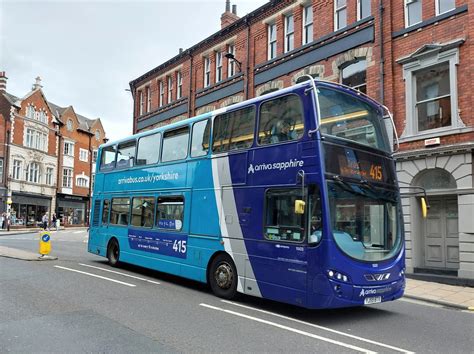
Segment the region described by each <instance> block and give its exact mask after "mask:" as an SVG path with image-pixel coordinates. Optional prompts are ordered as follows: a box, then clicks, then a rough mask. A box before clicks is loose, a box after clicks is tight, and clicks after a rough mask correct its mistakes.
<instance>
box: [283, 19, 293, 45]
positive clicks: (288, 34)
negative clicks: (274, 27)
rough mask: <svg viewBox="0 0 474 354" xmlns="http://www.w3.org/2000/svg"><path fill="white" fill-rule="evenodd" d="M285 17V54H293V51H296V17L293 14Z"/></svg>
mask: <svg viewBox="0 0 474 354" xmlns="http://www.w3.org/2000/svg"><path fill="white" fill-rule="evenodd" d="M284 17H285V21H284V22H285V36H284V37H285V46H284V51H285V53H288V52H291V51H292V50H293V49H295V16H294V15H293V13H290V14H287V15H285V16H284ZM290 24H291V26H292V28H293V29H292V30H291V32H290V30H289V29H288V28H289V27H290Z"/></svg>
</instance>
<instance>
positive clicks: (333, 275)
mask: <svg viewBox="0 0 474 354" xmlns="http://www.w3.org/2000/svg"><path fill="white" fill-rule="evenodd" d="M328 277H329V278H330V279H336V280H339V281H342V282H344V283H347V282H349V277H348V276H347V275H345V274H343V273H341V272H337V271H334V270H328Z"/></svg>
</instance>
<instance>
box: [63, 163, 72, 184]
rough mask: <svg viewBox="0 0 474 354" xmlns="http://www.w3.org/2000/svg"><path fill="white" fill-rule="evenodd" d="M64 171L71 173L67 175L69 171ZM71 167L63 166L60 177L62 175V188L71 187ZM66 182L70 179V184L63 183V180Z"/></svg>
mask: <svg viewBox="0 0 474 354" xmlns="http://www.w3.org/2000/svg"><path fill="white" fill-rule="evenodd" d="M66 171H69V172H70V173H71V175H69V173H65V172H66ZM72 175H73V169H72V168H70V167H63V173H62V177H63V180H62V187H63V188H73V176H72ZM65 181H66V182H68V181H70V185H64V182H65Z"/></svg>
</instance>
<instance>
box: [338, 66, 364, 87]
mask: <svg viewBox="0 0 474 354" xmlns="http://www.w3.org/2000/svg"><path fill="white" fill-rule="evenodd" d="M340 70H341V83H342V84H344V85H347V86H350V87H353V88H355V89H356V90H359V91H360V92H363V93H367V60H366V59H365V58H354V60H351V61H349V62H346V63H344V64H342V65H341V66H340Z"/></svg>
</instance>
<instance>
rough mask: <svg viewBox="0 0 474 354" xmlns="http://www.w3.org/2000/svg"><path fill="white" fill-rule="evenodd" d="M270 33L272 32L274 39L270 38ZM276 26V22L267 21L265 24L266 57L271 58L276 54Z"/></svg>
mask: <svg viewBox="0 0 474 354" xmlns="http://www.w3.org/2000/svg"><path fill="white" fill-rule="evenodd" d="M272 34H274V37H275V38H274V39H273V40H272V38H273V37H272ZM277 50H278V46H277V27H276V23H269V24H268V25H267V59H268V60H272V59H274V58H276V56H277Z"/></svg>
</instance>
